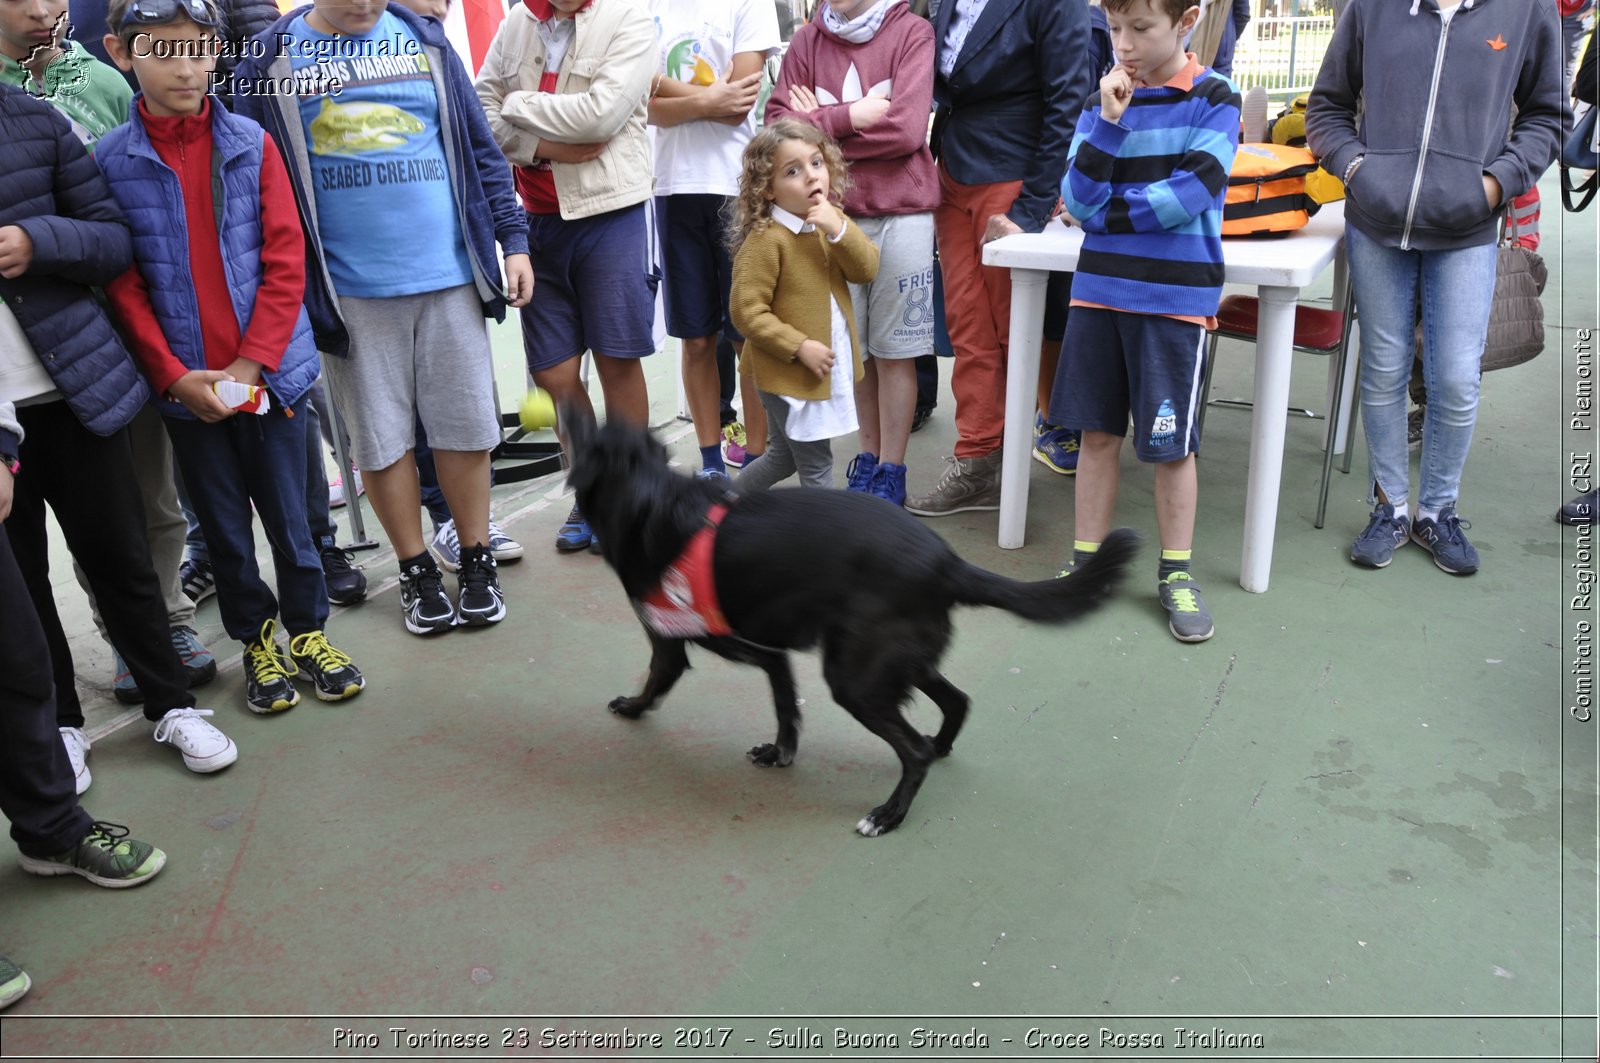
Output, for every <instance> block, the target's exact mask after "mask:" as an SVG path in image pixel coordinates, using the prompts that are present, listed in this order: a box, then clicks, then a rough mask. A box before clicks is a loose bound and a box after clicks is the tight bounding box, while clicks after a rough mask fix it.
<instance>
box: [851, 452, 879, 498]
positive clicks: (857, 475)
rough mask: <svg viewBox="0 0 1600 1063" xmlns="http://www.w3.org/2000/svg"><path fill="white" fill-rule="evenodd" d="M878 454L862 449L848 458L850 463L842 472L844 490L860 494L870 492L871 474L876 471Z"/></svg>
mask: <svg viewBox="0 0 1600 1063" xmlns="http://www.w3.org/2000/svg"><path fill="white" fill-rule="evenodd" d="M877 468H878V456H877V455H876V454H868V453H867V452H866V451H862V452H861V453H860V454H857V455H856V456H855V457H853V458H851V459H850V465H849V467H848V468H846V469H845V473H844V479H845V483H844V489H845V490H846V491H859V492H860V493H862V494H869V493H871V492H872V474H873V473H874V472H875V471H877Z"/></svg>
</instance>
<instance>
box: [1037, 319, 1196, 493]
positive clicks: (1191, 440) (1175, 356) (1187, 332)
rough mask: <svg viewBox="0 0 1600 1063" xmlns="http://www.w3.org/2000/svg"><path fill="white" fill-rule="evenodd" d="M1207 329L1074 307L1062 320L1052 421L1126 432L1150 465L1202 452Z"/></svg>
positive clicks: (1063, 424) (1123, 433)
mask: <svg viewBox="0 0 1600 1063" xmlns="http://www.w3.org/2000/svg"><path fill="white" fill-rule="evenodd" d="M1205 343H1206V330H1205V329H1204V328H1203V327H1201V326H1200V325H1196V324H1191V323H1190V322H1187V321H1178V320H1175V319H1173V318H1170V317H1157V316H1155V315H1153V314H1129V313H1123V312H1121V311H1117V310H1102V309H1100V308H1099V307H1093V306H1075V307H1073V308H1072V313H1070V314H1068V315H1067V334H1066V338H1065V339H1064V340H1063V342H1062V345H1061V364H1060V366H1059V367H1058V368H1057V369H1056V384H1055V390H1054V391H1053V392H1052V393H1051V400H1050V420H1051V422H1053V423H1055V424H1058V425H1061V426H1062V427H1064V428H1080V429H1086V430H1088V431H1092V432H1107V433H1110V434H1111V435H1114V436H1125V435H1127V434H1128V415H1129V413H1130V412H1131V413H1132V414H1133V450H1134V453H1135V454H1137V455H1138V456H1139V460H1140V461H1143V462H1149V463H1151V464H1160V463H1163V462H1169V461H1180V460H1182V459H1183V458H1185V457H1187V456H1188V455H1190V454H1198V453H1199V452H1200V429H1199V427H1198V425H1197V424H1196V423H1195V417H1196V415H1197V414H1198V413H1199V410H1200V403H1201V402H1202V401H1203V396H1202V395H1201V394H1200V378H1201V367H1202V366H1203V365H1204V364H1205Z"/></svg>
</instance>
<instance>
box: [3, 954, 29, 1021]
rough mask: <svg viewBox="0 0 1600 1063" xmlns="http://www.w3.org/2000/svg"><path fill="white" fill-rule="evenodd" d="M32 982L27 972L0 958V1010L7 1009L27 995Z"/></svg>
mask: <svg viewBox="0 0 1600 1063" xmlns="http://www.w3.org/2000/svg"><path fill="white" fill-rule="evenodd" d="M31 985H33V980H32V979H31V978H29V977H28V972H27V971H24V970H23V969H22V968H21V967H18V966H17V965H16V964H14V963H12V962H11V961H10V960H8V959H6V958H5V957H4V956H0V1009H5V1008H9V1007H10V1006H11V1005H13V1004H15V1003H16V1002H17V1001H19V1000H21V999H22V997H23V994H25V993H27V991H28V987H29V986H31Z"/></svg>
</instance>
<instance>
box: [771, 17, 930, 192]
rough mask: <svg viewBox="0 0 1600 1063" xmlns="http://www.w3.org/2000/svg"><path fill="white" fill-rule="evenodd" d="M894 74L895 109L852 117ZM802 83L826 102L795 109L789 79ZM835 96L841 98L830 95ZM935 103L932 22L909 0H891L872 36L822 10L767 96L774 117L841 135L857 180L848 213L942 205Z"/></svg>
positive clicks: (892, 104)
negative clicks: (864, 37)
mask: <svg viewBox="0 0 1600 1063" xmlns="http://www.w3.org/2000/svg"><path fill="white" fill-rule="evenodd" d="M883 82H888V90H887V93H885V92H884V91H882V90H880V91H879V92H878V93H877V95H885V94H887V95H888V96H889V99H890V106H889V110H888V112H887V113H886V114H885V115H884V116H883V117H882V118H880V119H879V120H878V121H877V122H875V123H874V124H873V125H871V126H868V127H867V128H866V129H862V130H857V129H855V128H853V127H852V126H851V125H850V104H851V103H853V102H854V101H856V100H858V99H861V98H862V97H864V96H868V95H872V94H873V93H872V89H873V87H874V86H877V85H879V84H881V83H883ZM791 85H801V86H804V87H805V88H807V89H810V90H811V92H812V93H813V94H814V95H815V96H816V97H817V99H818V101H819V102H821V106H819V107H818V108H817V110H815V111H813V112H812V113H810V114H802V113H800V112H798V111H795V110H793V109H792V108H791V107H790V103H789V86H791ZM828 100H836V101H838V102H836V103H828V102H826V101H828ZM932 109H933V27H932V26H931V25H929V23H928V20H927V19H924V18H921V17H919V16H917V15H914V14H912V12H911V8H910V7H908V6H907V5H906V4H904V3H901V2H899V0H896V2H894V3H892V4H890V6H889V11H888V13H887V14H886V15H885V16H884V19H883V25H882V26H881V27H879V29H878V32H877V33H876V34H874V35H873V38H872V39H871V40H870V41H868V42H866V43H865V44H851V43H850V42H849V41H846V40H841V39H840V38H839V37H836V36H834V35H833V34H832V33H829V32H828V29H827V27H826V26H824V25H823V22H822V18H821V17H820V16H819V17H817V18H816V19H814V20H812V21H811V22H810V23H808V24H807V25H805V26H804V27H802V28H801V29H800V31H799V32H798V33H796V34H795V35H794V40H792V41H790V42H789V50H788V51H787V52H785V53H784V56H783V70H782V72H781V73H780V74H779V75H778V84H777V85H776V86H775V87H774V88H773V90H772V97H771V99H769V100H768V101H767V114H766V118H767V121H768V122H775V121H777V120H778V119H780V118H800V119H806V120H809V121H811V122H813V123H814V124H816V125H817V126H819V127H820V128H821V129H822V130H823V131H824V132H826V133H827V134H828V135H829V136H831V137H833V139H835V140H837V141H838V142H839V148H840V150H841V151H843V152H844V157H845V158H846V159H848V160H849V161H850V176H851V179H852V181H853V182H854V187H853V188H852V190H851V192H850V195H849V197H848V198H846V199H845V201H844V209H845V213H846V214H849V215H851V216H852V217H857V218H874V217H879V216H882V215H885V214H921V213H925V212H927V211H931V210H933V208H934V207H937V206H938V205H939V181H938V178H937V176H936V175H935V173H934V168H933V156H932V154H930V153H929V151H928V117H929V115H930V113H931V112H932Z"/></svg>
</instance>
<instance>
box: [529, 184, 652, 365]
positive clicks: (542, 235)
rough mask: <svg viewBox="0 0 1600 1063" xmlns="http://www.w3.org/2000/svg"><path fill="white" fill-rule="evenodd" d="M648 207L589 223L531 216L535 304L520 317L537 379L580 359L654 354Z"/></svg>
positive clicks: (592, 219)
mask: <svg viewBox="0 0 1600 1063" xmlns="http://www.w3.org/2000/svg"><path fill="white" fill-rule="evenodd" d="M645 213H646V212H645V205H644V204H643V203H640V204H638V205H636V206H632V207H623V208H622V209H621V210H613V211H610V212H608V213H606V214H596V215H594V216H593V217H590V218H574V219H572V220H571V221H566V220H563V219H562V217H561V215H559V214H529V215H528V257H529V259H531V260H532V262H533V278H534V287H533V301H532V302H530V303H529V304H528V305H527V306H525V307H523V308H522V310H521V311H520V313H521V315H522V353H523V354H524V355H525V356H526V357H527V359H528V370H529V371H530V372H534V371H537V370H540V369H549V368H550V367H551V366H553V365H560V364H561V363H562V362H565V361H566V360H567V359H569V358H576V357H578V356H579V355H580V354H582V353H583V352H584V351H594V352H595V353H596V354H604V355H608V356H609V357H612V358H643V357H644V356H645V355H647V354H653V353H655V349H656V341H655V336H654V334H653V332H652V328H653V326H654V324H655V316H656V287H657V285H659V284H660V282H661V273H660V270H659V267H657V265H656V263H655V262H654V261H653V258H654V255H653V249H652V247H651V240H650V225H649V221H648V220H647V219H646V217H645Z"/></svg>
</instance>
